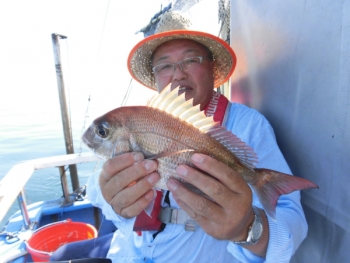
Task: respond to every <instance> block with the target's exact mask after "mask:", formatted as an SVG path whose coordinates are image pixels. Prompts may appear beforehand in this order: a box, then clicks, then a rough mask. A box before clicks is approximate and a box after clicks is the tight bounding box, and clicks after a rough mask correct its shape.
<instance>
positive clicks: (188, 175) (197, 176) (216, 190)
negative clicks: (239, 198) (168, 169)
mask: <svg viewBox="0 0 350 263" xmlns="http://www.w3.org/2000/svg"><path fill="white" fill-rule="evenodd" d="M176 172H177V174H178V175H179V176H180V177H181V178H182V179H184V180H185V181H186V182H188V183H190V184H191V185H193V186H195V187H197V188H198V189H200V190H201V191H202V192H203V193H205V194H206V195H208V196H209V197H210V198H212V199H213V200H214V201H215V202H216V203H218V204H221V203H222V202H223V201H224V200H232V199H234V196H233V193H232V191H231V190H230V189H229V188H227V187H226V186H225V185H224V184H223V183H221V182H220V181H218V180H216V179H214V178H212V177H210V176H207V175H205V174H203V173H202V172H200V171H198V170H196V169H194V168H192V167H189V166H185V165H179V166H178V167H177V169H176Z"/></svg>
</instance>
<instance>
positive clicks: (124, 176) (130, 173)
mask: <svg viewBox="0 0 350 263" xmlns="http://www.w3.org/2000/svg"><path fill="white" fill-rule="evenodd" d="M156 169H157V162H156V161H153V160H144V161H141V162H136V163H134V164H132V165H131V166H130V167H127V168H126V169H124V170H122V171H119V172H118V173H117V174H115V175H113V177H111V179H110V180H109V181H107V182H106V181H104V179H101V178H100V187H101V191H102V194H103V196H104V198H105V199H106V201H107V202H110V200H111V199H112V198H113V197H114V196H115V195H116V194H118V193H119V192H120V191H122V190H123V189H124V188H127V187H129V186H130V185H131V184H132V183H135V182H136V181H138V180H140V179H141V178H143V177H145V176H146V175H147V174H150V173H151V172H152V171H154V170H156ZM104 173H105V171H102V172H101V177H103V175H104ZM108 176H109V175H107V177H108Z"/></svg>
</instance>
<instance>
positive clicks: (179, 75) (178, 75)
mask: <svg viewBox="0 0 350 263" xmlns="http://www.w3.org/2000/svg"><path fill="white" fill-rule="evenodd" d="M186 77H187V73H186V72H185V71H184V70H183V69H182V68H181V66H180V64H175V65H174V73H173V80H181V79H184V78H186Z"/></svg>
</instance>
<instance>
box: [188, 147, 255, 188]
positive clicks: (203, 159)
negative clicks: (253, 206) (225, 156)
mask: <svg viewBox="0 0 350 263" xmlns="http://www.w3.org/2000/svg"><path fill="white" fill-rule="evenodd" d="M191 161H192V163H193V164H194V165H195V166H196V167H197V168H199V169H200V170H202V171H204V172H206V173H208V174H210V175H211V176H213V177H214V178H216V179H217V180H219V181H220V182H222V183H223V184H224V185H226V186H227V187H229V188H230V190H232V191H234V192H237V193H243V192H246V191H247V190H248V188H249V186H248V184H247V183H246V181H244V179H243V177H242V176H241V175H240V174H239V173H238V172H236V171H235V170H233V169H232V168H230V167H228V166H227V165H225V164H223V163H221V162H219V161H217V160H215V159H214V158H212V157H210V156H207V155H204V154H198V153H196V154H193V155H192V159H191Z"/></svg>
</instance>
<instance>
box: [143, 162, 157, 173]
mask: <svg viewBox="0 0 350 263" xmlns="http://www.w3.org/2000/svg"><path fill="white" fill-rule="evenodd" d="M144 166H145V168H146V169H147V170H148V171H153V170H155V169H156V163H155V162H154V161H150V160H146V161H145V162H144Z"/></svg>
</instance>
